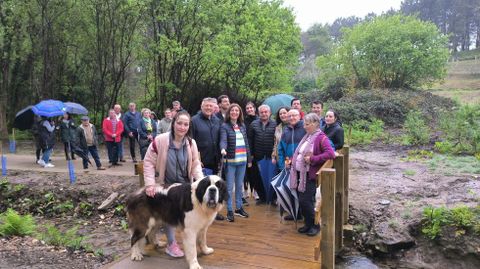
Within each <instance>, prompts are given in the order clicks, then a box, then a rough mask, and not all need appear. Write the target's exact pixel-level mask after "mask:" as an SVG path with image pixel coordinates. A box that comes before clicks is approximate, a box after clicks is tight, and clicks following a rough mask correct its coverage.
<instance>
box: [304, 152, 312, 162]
mask: <svg viewBox="0 0 480 269" xmlns="http://www.w3.org/2000/svg"><path fill="white" fill-rule="evenodd" d="M310 156H312V153H306V154H305V155H304V156H303V161H304V162H305V163H306V164H310Z"/></svg>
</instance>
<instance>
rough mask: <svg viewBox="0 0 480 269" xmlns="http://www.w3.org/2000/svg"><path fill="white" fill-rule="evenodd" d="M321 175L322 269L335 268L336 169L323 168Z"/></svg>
mask: <svg viewBox="0 0 480 269" xmlns="http://www.w3.org/2000/svg"><path fill="white" fill-rule="evenodd" d="M320 176H321V178H322V187H321V189H322V208H321V218H322V221H321V222H322V225H321V226H322V229H321V233H322V234H321V236H322V237H321V238H322V239H321V241H320V251H321V253H322V262H321V264H322V269H333V268H335V169H332V168H326V169H323V170H322V171H321V173H320Z"/></svg>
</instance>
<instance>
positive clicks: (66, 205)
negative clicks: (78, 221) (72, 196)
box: [53, 200, 74, 214]
mask: <svg viewBox="0 0 480 269" xmlns="http://www.w3.org/2000/svg"><path fill="white" fill-rule="evenodd" d="M73 208H74V206H73V202H72V201H71V200H69V201H65V202H63V203H59V204H57V205H55V206H54V207H53V210H54V211H55V212H56V213H58V214H61V213H66V212H71V210H72V209H73Z"/></svg>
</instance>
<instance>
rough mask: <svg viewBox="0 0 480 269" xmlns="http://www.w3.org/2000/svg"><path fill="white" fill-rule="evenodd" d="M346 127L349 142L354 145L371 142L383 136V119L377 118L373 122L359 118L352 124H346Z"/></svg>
mask: <svg viewBox="0 0 480 269" xmlns="http://www.w3.org/2000/svg"><path fill="white" fill-rule="evenodd" d="M344 128H345V130H346V133H347V139H346V140H347V144H349V145H352V146H353V145H364V144H370V143H372V141H373V140H375V139H379V138H381V137H382V134H383V121H381V120H377V119H373V120H372V121H371V122H369V121H366V120H359V121H356V122H354V123H353V124H352V125H351V126H349V125H345V126H344ZM350 128H351V132H350Z"/></svg>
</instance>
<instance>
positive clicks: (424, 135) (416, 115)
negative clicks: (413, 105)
mask: <svg viewBox="0 0 480 269" xmlns="http://www.w3.org/2000/svg"><path fill="white" fill-rule="evenodd" d="M403 129H404V130H405V132H406V136H405V139H404V143H405V144H407V145H423V144H427V143H428V142H429V140H430V129H429V128H428V126H427V124H425V121H424V119H423V117H422V114H421V113H420V112H419V111H410V112H409V113H408V114H407V119H406V120H405V124H404V126H403Z"/></svg>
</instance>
